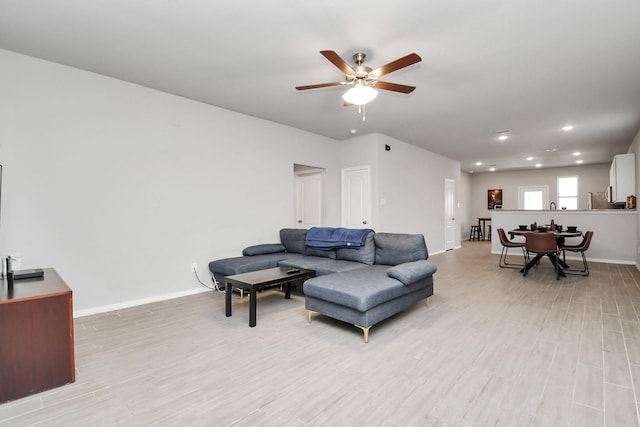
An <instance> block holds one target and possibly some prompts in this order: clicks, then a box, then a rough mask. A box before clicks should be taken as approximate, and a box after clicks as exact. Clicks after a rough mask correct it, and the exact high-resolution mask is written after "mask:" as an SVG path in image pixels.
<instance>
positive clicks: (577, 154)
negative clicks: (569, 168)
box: [572, 151, 580, 156]
mask: <svg viewBox="0 0 640 427" xmlns="http://www.w3.org/2000/svg"><path fill="white" fill-rule="evenodd" d="M572 154H573V155H574V156H579V155H580V152H579V151H576V152H575V153H572Z"/></svg>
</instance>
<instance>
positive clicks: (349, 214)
mask: <svg viewBox="0 0 640 427" xmlns="http://www.w3.org/2000/svg"><path fill="white" fill-rule="evenodd" d="M370 182H371V168H370V167H369V166H358V167H355V168H344V169H342V226H343V227H346V228H373V224H371V184H370Z"/></svg>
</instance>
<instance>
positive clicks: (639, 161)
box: [627, 130, 640, 270]
mask: <svg viewBox="0 0 640 427" xmlns="http://www.w3.org/2000/svg"><path fill="white" fill-rule="evenodd" d="M627 152H628V153H635V155H636V156H635V157H636V194H635V195H636V206H637V203H638V201H640V200H638V189H640V130H638V133H637V134H636V137H635V138H634V139H633V142H632V143H631V145H630V146H629V150H628V151H627ZM636 210H637V211H638V213H637V214H636V221H637V225H638V227H637V229H638V234H637V247H636V268H637V269H638V270H640V209H638V208H637V207H636Z"/></svg>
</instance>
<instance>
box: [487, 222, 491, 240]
mask: <svg viewBox="0 0 640 427" xmlns="http://www.w3.org/2000/svg"><path fill="white" fill-rule="evenodd" d="M487 240H491V224H489V234H487Z"/></svg>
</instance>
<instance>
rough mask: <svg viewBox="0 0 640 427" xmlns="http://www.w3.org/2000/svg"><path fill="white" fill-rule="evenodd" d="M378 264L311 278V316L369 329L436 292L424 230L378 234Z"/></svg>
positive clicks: (307, 299)
mask: <svg viewBox="0 0 640 427" xmlns="http://www.w3.org/2000/svg"><path fill="white" fill-rule="evenodd" d="M374 241H375V245H376V264H375V265H373V266H371V267H369V268H364V269H358V270H353V271H346V272H339V273H335V274H331V275H325V276H321V277H315V278H313V279H309V280H307V281H306V282H305V284H304V292H305V308H306V309H307V310H308V321H309V322H310V321H311V316H312V313H314V312H315V313H319V314H322V315H325V316H328V317H332V318H334V319H338V320H341V321H343V322H347V323H351V324H353V325H354V326H356V327H358V328H360V329H362V331H363V333H364V341H365V342H368V341H369V329H370V328H371V326H373V325H375V324H376V323H378V322H380V321H382V320H384V319H387V318H388V317H391V316H393V315H394V314H397V313H399V312H401V311H403V310H405V309H406V308H408V307H410V306H411V305H413V304H415V303H416V302H418V301H420V300H426V303H427V305H428V302H429V300H428V298H429V297H430V296H432V295H433V274H434V273H435V272H436V266H435V265H434V264H432V263H431V262H429V261H428V260H427V258H428V251H427V247H426V244H425V242H424V236H422V235H410V234H395V233H376V234H375V236H374Z"/></svg>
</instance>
